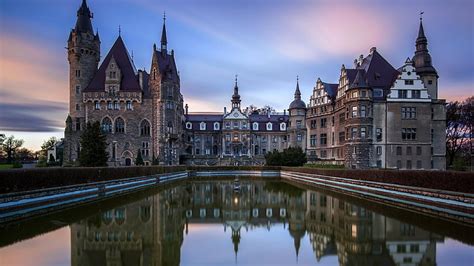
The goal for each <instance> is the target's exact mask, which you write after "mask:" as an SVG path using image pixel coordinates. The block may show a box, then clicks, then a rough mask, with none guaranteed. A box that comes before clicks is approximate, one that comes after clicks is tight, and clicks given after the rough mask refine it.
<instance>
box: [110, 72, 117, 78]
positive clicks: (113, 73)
mask: <svg viewBox="0 0 474 266" xmlns="http://www.w3.org/2000/svg"><path fill="white" fill-rule="evenodd" d="M116 74H117V73H116V72H115V71H110V73H109V78H111V79H114V78H115V77H116Z"/></svg>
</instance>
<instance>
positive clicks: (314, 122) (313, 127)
mask: <svg viewBox="0 0 474 266" xmlns="http://www.w3.org/2000/svg"><path fill="white" fill-rule="evenodd" d="M316 125H317V123H316V119H313V120H311V122H310V128H311V129H315V128H316Z"/></svg>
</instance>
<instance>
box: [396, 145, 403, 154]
mask: <svg viewBox="0 0 474 266" xmlns="http://www.w3.org/2000/svg"><path fill="white" fill-rule="evenodd" d="M397 155H402V147H400V146H398V147H397Z"/></svg>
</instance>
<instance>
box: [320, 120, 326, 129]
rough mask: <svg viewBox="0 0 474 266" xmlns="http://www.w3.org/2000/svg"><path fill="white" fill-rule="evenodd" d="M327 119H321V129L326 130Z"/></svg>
mask: <svg viewBox="0 0 474 266" xmlns="http://www.w3.org/2000/svg"><path fill="white" fill-rule="evenodd" d="M326 124H327V118H321V128H326Z"/></svg>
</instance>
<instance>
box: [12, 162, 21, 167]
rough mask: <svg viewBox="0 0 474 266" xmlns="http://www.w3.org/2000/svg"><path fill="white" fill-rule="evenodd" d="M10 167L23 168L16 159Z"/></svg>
mask: <svg viewBox="0 0 474 266" xmlns="http://www.w3.org/2000/svg"><path fill="white" fill-rule="evenodd" d="M12 168H23V164H21V163H20V162H18V161H16V162H14V163H13V165H12Z"/></svg>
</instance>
